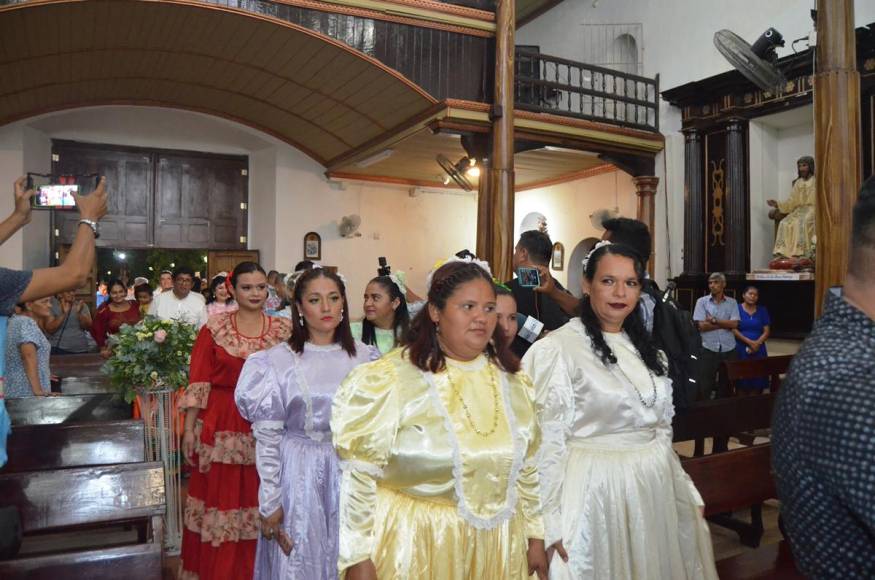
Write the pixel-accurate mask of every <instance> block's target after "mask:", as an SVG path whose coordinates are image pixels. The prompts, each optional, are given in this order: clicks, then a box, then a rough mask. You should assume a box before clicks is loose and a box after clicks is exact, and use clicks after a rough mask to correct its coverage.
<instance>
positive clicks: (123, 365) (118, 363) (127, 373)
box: [101, 316, 197, 403]
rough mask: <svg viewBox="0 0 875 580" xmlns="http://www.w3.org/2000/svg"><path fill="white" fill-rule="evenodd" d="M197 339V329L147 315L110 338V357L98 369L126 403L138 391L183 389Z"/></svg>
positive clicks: (126, 325) (124, 326)
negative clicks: (111, 353)
mask: <svg viewBox="0 0 875 580" xmlns="http://www.w3.org/2000/svg"><path fill="white" fill-rule="evenodd" d="M162 336H163V338H164V340H163V341H162V340H161V338H162ZM196 337H197V329H196V328H195V327H194V326H193V325H191V324H186V323H184V322H177V321H175V320H161V319H160V318H157V317H155V316H147V317H146V318H145V319H144V320H141V321H140V322H138V323H137V324H135V325H133V326H131V325H129V324H125V325H123V326H122V327H121V329H120V330H119V332H118V334H115V335H112V336H110V337H109V344H110V346H111V347H112V352H113V355H112V357H111V358H110V359H109V360H108V361H106V363H105V364H104V365H103V368H102V369H101V370H102V372H103V374H105V375H107V376H108V377H109V380H110V382H111V383H112V384H113V386H115V387H116V388H118V389H119V393H120V394H121V395H122V396H123V397H124V399H125V401H127V402H128V403H130V402H132V401H133V400H134V398H135V397H136V394H137V393H136V389H138V388H139V389H146V390H161V389H165V388H178V387H183V386H185V385H187V384H188V369H189V364H190V363H191V349H192V347H193V346H194V340H195V338H196Z"/></svg>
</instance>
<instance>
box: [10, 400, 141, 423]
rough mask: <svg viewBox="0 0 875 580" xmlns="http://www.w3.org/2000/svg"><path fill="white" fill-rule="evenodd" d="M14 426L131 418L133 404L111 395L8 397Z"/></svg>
mask: <svg viewBox="0 0 875 580" xmlns="http://www.w3.org/2000/svg"><path fill="white" fill-rule="evenodd" d="M6 410H7V411H8V412H9V418H10V420H11V421H12V425H13V427H15V426H17V425H52V424H57V423H87V422H91V421H113V420H117V419H129V418H130V417H131V405H130V404H128V403H125V402H124V401H123V400H122V399H121V398H119V397H118V396H116V395H111V394H96V395H64V396H61V397H27V398H24V399H6Z"/></svg>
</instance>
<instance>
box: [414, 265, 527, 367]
mask: <svg viewBox="0 0 875 580" xmlns="http://www.w3.org/2000/svg"><path fill="white" fill-rule="evenodd" d="M478 279H479V280H483V281H484V282H486V283H488V284H489V287H490V288H493V289H494V286H493V283H492V278H491V277H490V276H489V274H488V273H487V272H486V270H484V269H483V268H481V267H480V266H478V265H476V264H473V263H471V262H449V263H447V264H444V265H443V266H441V267H440V268H438V269H437V270H436V271H435V272H434V274H433V275H432V280H431V288H429V290H428V303H427V304H426V305H425V306H424V307H423V308H422V310H420V311H419V314H417V315H416V316H415V317H414V318H413V322H411V323H410V331H409V332H408V339H407V345H406V346H405V351H406V352H407V353H408V355H409V356H410V361H411V362H412V363H413V364H414V365H416V366H417V367H419V369H421V370H423V371H431V372H433V373H436V372H438V371H441V370H443V369H444V368H446V364H447V361H446V357H445V356H444V353H443V351H442V350H441V347H440V343H439V342H438V338H437V328H436V326H435V323H434V322H432V320H431V317H430V316H429V313H428V306H429V305H433V306H435V307H436V308H437V309H438V310H443V309H444V308H446V306H447V300H448V299H449V298H450V297H451V296H452V295H453V294H454V293H455V292H456V290H457V289H458V288H459V286H461V285H462V284H465V283H467V282H471V281H473V280H478ZM496 345H499V346H496ZM485 352H486V356H487V357H489V360H491V361H492V362H494V363H496V364H497V365H498V366H500V367H501V368H502V369H504V370H505V371H507V372H510V373H516V372H517V371H519V368H520V362H519V359H518V358H516V356H514V355H513V353H512V352H511V351H510V350H509V349H508V345H507V343H506V341H505V340H504V339H503V334H502V332H501V328H500V327H499V326H498V325H497V324H496V325H495V330H494V332H493V334H492V340H490V341H489V343H487V345H486V351H485Z"/></svg>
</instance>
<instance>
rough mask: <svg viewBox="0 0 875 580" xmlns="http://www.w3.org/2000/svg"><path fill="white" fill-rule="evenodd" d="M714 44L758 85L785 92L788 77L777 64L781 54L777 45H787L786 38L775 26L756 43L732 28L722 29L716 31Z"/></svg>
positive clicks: (765, 88)
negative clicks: (749, 41)
mask: <svg viewBox="0 0 875 580" xmlns="http://www.w3.org/2000/svg"><path fill="white" fill-rule="evenodd" d="M714 46H716V47H717V50H718V51H720V54H722V55H723V56H724V57H725V58H726V60H728V61H729V62H730V64H732V66H734V67H735V69H736V70H737V71H738V72H740V73H741V74H743V75H744V77H745V78H746V79H747V80H749V81H750V82H752V83H753V84H755V85H756V86H758V87H759V88H761V89H763V90H764V91H773V92H775V93H780V92H782V91H783V89H784V85H786V84H787V80H786V79H785V78H784V75H783V73H782V72H781V70H780V69H779V68H778V65H777V64H776V63H777V61H778V53H777V52H776V51H775V47H778V46H784V37H783V36H782V35H781V33H780V32H778V31H777V30H775V29H774V28H769V29H768V30H766V31H765V32H763V33H762V34H761V35H760V37H759V38H758V39H757V40H756V42H754V43H753V46H751V45H750V44H748V43H747V42H745V40H744V39H742V38H741V37H740V36H738V35H737V34H735V33H734V32H732V31H731V30H725V29H724V30H719V31H717V32H716V33H715V34H714Z"/></svg>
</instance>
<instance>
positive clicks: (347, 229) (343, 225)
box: [337, 214, 362, 238]
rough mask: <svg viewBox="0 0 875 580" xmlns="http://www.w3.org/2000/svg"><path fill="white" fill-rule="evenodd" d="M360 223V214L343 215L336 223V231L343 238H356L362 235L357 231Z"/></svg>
mask: <svg viewBox="0 0 875 580" xmlns="http://www.w3.org/2000/svg"><path fill="white" fill-rule="evenodd" d="M360 225H362V218H361V216H360V215H358V214H352V215H345V216H343V218H341V220H340V223H339V224H338V225H337V231H338V232H340V235H341V236H343V237H344V238H357V237H359V236H361V235H362V234H361V232H359V231H358V229H359V226H360Z"/></svg>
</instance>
